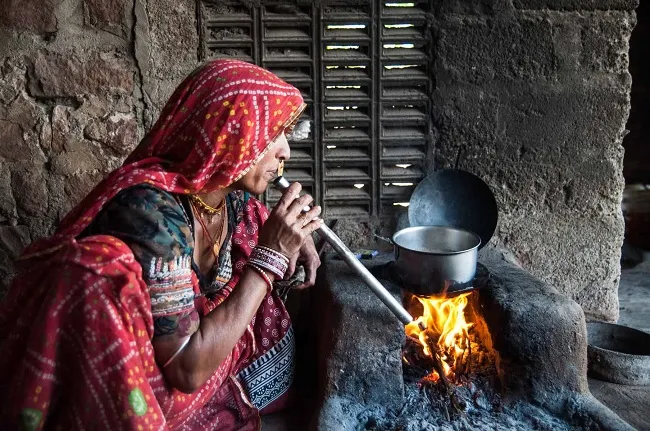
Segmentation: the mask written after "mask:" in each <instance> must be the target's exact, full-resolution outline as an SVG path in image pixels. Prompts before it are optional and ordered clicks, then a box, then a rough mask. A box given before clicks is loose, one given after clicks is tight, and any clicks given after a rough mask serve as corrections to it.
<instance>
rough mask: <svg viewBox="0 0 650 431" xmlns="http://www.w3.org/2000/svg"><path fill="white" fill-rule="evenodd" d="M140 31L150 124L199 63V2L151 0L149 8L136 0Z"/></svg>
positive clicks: (139, 54)
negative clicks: (152, 0)
mask: <svg viewBox="0 0 650 431" xmlns="http://www.w3.org/2000/svg"><path fill="white" fill-rule="evenodd" d="M136 34H137V39H136V44H135V58H136V62H137V65H138V67H139V69H140V73H141V74H142V80H143V82H142V93H143V101H144V103H145V105H146V111H145V112H144V122H145V124H146V125H148V126H150V125H152V124H153V122H154V121H155V119H156V117H157V115H158V113H159V112H160V111H161V110H162V108H163V106H164V104H165V102H166V101H167V99H168V98H169V96H171V94H172V92H173V91H174V89H175V88H176V86H177V85H178V84H179V83H180V82H181V80H182V79H183V78H185V76H186V75H187V74H188V73H190V72H191V71H192V70H193V69H194V68H195V67H196V66H197V65H198V52H199V35H198V32H197V23H196V2H195V1H194V0H182V1H171V0H164V1H156V2H148V4H147V8H146V11H145V10H142V9H141V5H140V4H139V2H136ZM141 36H142V38H140V37H141Z"/></svg>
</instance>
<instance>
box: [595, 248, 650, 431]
mask: <svg viewBox="0 0 650 431" xmlns="http://www.w3.org/2000/svg"><path fill="white" fill-rule="evenodd" d="M644 257H645V259H644V261H643V262H641V263H640V264H638V265H636V266H634V267H632V268H624V269H623V270H622V271H621V283H620V286H619V294H618V296H619V302H620V318H619V320H618V323H619V324H620V325H625V326H629V327H632V328H636V329H640V330H642V331H646V332H648V333H650V253H649V252H645V253H644ZM589 389H590V391H591V393H592V394H593V395H594V396H595V397H596V398H598V400H600V402H602V403H603V404H605V405H606V406H607V407H609V408H610V409H612V410H613V411H614V412H616V413H617V414H618V415H619V416H620V417H621V418H623V419H624V420H625V421H627V422H628V423H629V424H630V425H632V426H633V427H635V428H636V429H638V430H640V431H641V430H650V415H649V414H648V412H649V411H650V386H628V385H617V384H615V383H609V382H603V381H600V380H596V379H592V378H590V379H589Z"/></svg>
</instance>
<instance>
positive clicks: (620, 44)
mask: <svg viewBox="0 0 650 431" xmlns="http://www.w3.org/2000/svg"><path fill="white" fill-rule="evenodd" d="M524 3H525V4H527V7H526V9H539V10H525V11H524V10H517V9H515V8H512V6H509V7H508V6H507V5H505V4H503V3H502V2H485V3H481V4H484V5H491V8H490V11H482V12H481V13H477V9H476V8H474V9H473V10H472V11H471V12H468V11H463V10H461V11H460V12H459V11H458V10H456V11H453V12H449V11H448V10H449V9H451V6H449V5H452V4H460V2H445V4H446V5H447V9H445V8H443V9H441V10H440V11H439V12H438V13H437V14H436V18H435V19H436V23H435V25H434V27H435V28H436V30H435V34H436V38H435V46H434V51H435V52H436V62H435V65H434V69H435V71H434V75H435V76H436V80H437V81H436V88H435V90H434V92H433V101H434V103H433V117H434V125H435V135H436V147H435V149H434V150H433V154H432V156H433V160H434V163H433V165H434V169H439V168H443V167H454V166H456V161H459V163H458V165H457V167H458V168H460V169H464V170H467V171H470V172H472V173H474V174H476V175H478V176H479V177H481V178H482V179H483V180H484V181H486V182H487V183H488V185H490V187H491V188H492V190H493V192H494V194H495V197H496V199H497V203H498V205H499V212H500V222H499V226H498V228H497V231H496V233H495V236H494V238H493V243H494V244H497V245H499V246H503V247H506V248H509V249H510V250H511V251H512V252H513V253H514V254H515V255H516V257H517V259H518V260H519V261H520V262H521V263H522V265H523V266H524V267H525V268H527V269H529V270H531V271H532V272H533V273H534V274H535V275H536V276H538V277H540V278H542V279H543V280H545V281H547V282H549V283H550V284H552V285H554V286H557V288H558V289H559V290H560V291H561V292H562V293H564V294H566V295H568V296H569V297H571V298H573V299H575V300H577V301H578V302H579V303H580V305H582V307H583V308H584V310H585V312H587V313H588V314H589V315H590V316H592V317H598V318H602V319H606V320H610V321H611V320H615V319H616V318H617V316H618V311H617V310H618V303H617V286H618V277H619V268H618V266H619V264H618V261H619V258H620V247H621V243H622V240H623V219H622V216H621V197H622V190H623V184H624V179H623V176H622V162H623V150H622V146H621V143H622V140H623V137H624V135H625V133H626V132H625V121H626V120H627V116H628V112H629V108H630V96H629V94H630V85H631V79H630V75H629V73H628V72H627V67H628V54H627V53H628V47H629V46H628V41H629V37H630V33H631V31H632V29H633V27H634V24H635V16H634V13H633V12H629V10H630V9H632V8H633V6H634V4H632V3H630V2H627V3H626V2H618V3H617V4H618V5H619V6H616V5H615V4H614V3H612V2H566V1H565V2H562V1H557V2H516V4H517V5H518V6H520V7H523V6H524ZM542 3H544V5H545V6H544V7H542V6H541V5H542ZM550 3H552V4H553V6H552V7H551V5H550ZM472 4H473V3H472ZM535 4H537V6H534V5H535ZM624 4H627V5H628V6H623V5H624ZM551 9H553V10H551ZM600 9H608V10H607V11H602V10H600ZM610 9H611V10H610ZM577 11H580V12H577ZM604 113H606V114H604Z"/></svg>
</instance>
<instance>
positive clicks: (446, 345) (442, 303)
mask: <svg viewBox="0 0 650 431" xmlns="http://www.w3.org/2000/svg"><path fill="white" fill-rule="evenodd" d="M469 295H471V292H470V293H464V294H461V295H458V296H455V297H453V298H446V297H440V298H436V297H429V298H421V297H416V298H417V300H418V301H419V302H420V303H421V304H422V306H423V307H424V311H423V313H422V315H421V316H420V317H418V318H417V319H416V320H414V321H413V322H411V323H409V324H407V325H406V326H405V331H406V335H407V336H409V337H411V338H413V339H417V340H419V343H420V345H422V351H423V352H424V354H425V355H426V356H429V357H433V354H434V352H432V348H434V349H435V350H436V353H437V354H438V355H439V356H440V359H441V362H442V366H443V369H444V372H445V375H446V376H447V377H453V376H454V368H455V365H456V362H457V361H460V360H462V357H463V354H464V353H465V350H466V348H467V347H468V346H469V343H470V341H469V338H468V335H467V331H468V329H469V328H470V327H471V326H472V323H467V321H466V320H465V312H464V310H465V307H467V303H468V300H467V297H468V296H469ZM439 378H440V376H439V375H438V373H437V372H435V371H434V372H433V373H432V374H431V375H429V376H427V379H432V380H434V381H437V380H438V379H439Z"/></svg>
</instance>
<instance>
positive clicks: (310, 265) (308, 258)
mask: <svg viewBox="0 0 650 431" xmlns="http://www.w3.org/2000/svg"><path fill="white" fill-rule="evenodd" d="M296 263H301V264H302V265H303V267H304V268H305V282H304V283H302V284H301V285H299V286H296V287H294V289H305V288H307V287H311V286H313V285H314V284H316V271H317V270H318V267H319V266H320V257H318V252H317V251H316V246H315V245H314V239H313V238H312V236H311V235H309V236H307V238H305V242H304V244H303V245H302V247H301V248H300V251H299V252H298V253H296V254H295V255H294V256H293V257H292V258H291V260H290V261H289V269H287V273H286V274H285V276H284V278H285V280H286V279H288V278H289V277H291V276H292V275H293V273H294V272H295V270H296Z"/></svg>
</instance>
